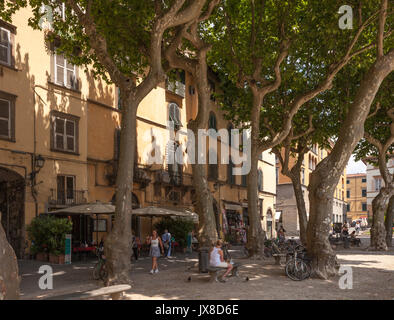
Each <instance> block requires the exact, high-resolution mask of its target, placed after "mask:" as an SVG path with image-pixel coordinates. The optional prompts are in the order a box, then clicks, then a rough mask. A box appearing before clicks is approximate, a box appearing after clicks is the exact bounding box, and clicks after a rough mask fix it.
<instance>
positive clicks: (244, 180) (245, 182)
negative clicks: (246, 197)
mask: <svg viewBox="0 0 394 320" xmlns="http://www.w3.org/2000/svg"><path fill="white" fill-rule="evenodd" d="M241 185H242V186H243V187H246V186H247V185H248V175H247V174H243V175H241Z"/></svg>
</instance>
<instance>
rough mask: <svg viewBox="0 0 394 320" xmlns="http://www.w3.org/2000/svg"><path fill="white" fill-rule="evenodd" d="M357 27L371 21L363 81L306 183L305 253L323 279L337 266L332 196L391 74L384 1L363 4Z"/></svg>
mask: <svg viewBox="0 0 394 320" xmlns="http://www.w3.org/2000/svg"><path fill="white" fill-rule="evenodd" d="M361 8H362V10H361V12H362V14H361V15H360V16H359V22H358V23H359V24H360V23H361V24H365V21H370V23H369V28H368V30H367V31H368V32H367V33H366V37H367V38H369V40H370V44H369V45H368V46H369V47H371V46H372V47H373V48H374V49H375V50H371V51H368V52H364V54H363V55H362V56H360V60H357V63H359V65H360V67H361V70H362V68H363V67H364V66H365V70H366V71H365V72H362V74H361V75H360V78H361V79H362V80H361V81H359V83H358V84H357V85H356V91H355V94H354V96H353V98H352V100H351V102H350V104H349V107H348V110H347V112H346V115H345V118H344V119H343V121H342V123H341V127H340V129H339V131H338V135H337V139H336V141H335V145H334V146H333V148H332V150H331V153H330V154H329V155H328V156H327V157H326V158H325V159H324V160H323V161H321V162H320V163H319V164H318V165H317V167H316V170H315V171H314V172H313V173H312V175H311V179H310V183H309V188H308V191H309V201H310V212H309V221H308V227H307V249H308V253H309V254H310V255H311V256H312V257H313V261H312V268H313V271H314V273H315V274H316V275H317V276H318V277H320V278H323V279H326V278H328V277H330V276H331V275H335V274H337V271H338V263H337V259H336V255H335V252H334V251H333V250H332V248H331V245H330V243H329V241H328V234H329V230H330V227H331V220H330V217H329V215H330V213H331V208H332V203H333V194H334V191H335V187H336V185H337V183H338V181H339V178H340V176H341V174H342V172H343V170H344V169H345V167H346V165H347V163H348V161H349V158H350V156H351V154H352V153H353V150H354V149H355V147H356V145H357V144H358V142H359V141H360V140H361V138H362V137H363V136H364V123H365V120H366V119H367V117H368V114H369V113H370V109H371V105H372V103H373V101H374V100H375V96H376V94H377V92H378V90H379V88H380V86H381V84H382V82H383V81H384V80H385V78H386V77H388V76H389V74H390V73H391V72H392V71H393V70H394V48H393V39H392V37H391V30H392V23H393V14H392V8H391V7H390V6H389V2H388V1H387V0H381V1H380V2H379V3H377V2H376V1H373V2H365V1H363V2H362V7H361Z"/></svg>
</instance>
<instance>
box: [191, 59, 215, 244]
mask: <svg viewBox="0 0 394 320" xmlns="http://www.w3.org/2000/svg"><path fill="white" fill-rule="evenodd" d="M207 70H208V69H207V64H206V52H205V53H204V52H200V55H199V64H198V65H197V67H196V70H194V71H195V72H194V74H193V76H194V78H195V79H196V83H197V91H198V113H197V117H196V119H195V120H192V121H190V122H189V129H191V130H192V131H193V133H194V136H195V137H196V147H195V150H196V152H195V156H196V159H195V164H193V165H192V174H193V186H194V188H195V190H196V197H197V205H196V211H197V214H198V216H199V233H198V234H199V243H200V247H210V246H212V245H213V244H214V243H215V242H216V241H217V239H218V234H217V228H216V218H215V213H214V212H213V200H212V194H211V190H210V189H209V184H208V179H207V172H206V168H207V165H206V164H199V163H198V159H197V154H198V151H197V150H199V141H198V140H199V139H198V130H199V129H205V128H206V126H207V124H208V114H209V104H210V103H211V102H210V101H211V100H210V95H211V92H210V89H209V86H208V75H207ZM204 152H205V150H204ZM206 158H207V159H209V157H206Z"/></svg>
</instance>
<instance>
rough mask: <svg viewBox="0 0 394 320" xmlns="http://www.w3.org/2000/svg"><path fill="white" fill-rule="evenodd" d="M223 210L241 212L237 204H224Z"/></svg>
mask: <svg viewBox="0 0 394 320" xmlns="http://www.w3.org/2000/svg"><path fill="white" fill-rule="evenodd" d="M224 208H225V209H226V210H233V211H242V207H241V206H240V205H239V204H232V203H224Z"/></svg>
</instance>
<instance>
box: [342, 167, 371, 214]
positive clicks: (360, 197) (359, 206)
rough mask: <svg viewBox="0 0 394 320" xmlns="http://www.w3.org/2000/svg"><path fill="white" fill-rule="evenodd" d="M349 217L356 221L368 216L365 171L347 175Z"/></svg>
mask: <svg viewBox="0 0 394 320" xmlns="http://www.w3.org/2000/svg"><path fill="white" fill-rule="evenodd" d="M346 185H347V191H346V198H347V199H346V201H347V218H348V220H349V221H350V222H351V221H354V220H358V219H363V218H365V219H366V218H367V217H368V207H367V175H366V174H365V173H364V174H363V173H356V174H348V175H347V176H346Z"/></svg>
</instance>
